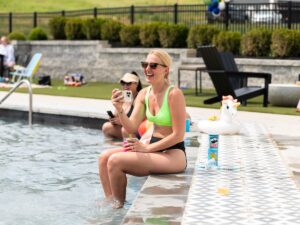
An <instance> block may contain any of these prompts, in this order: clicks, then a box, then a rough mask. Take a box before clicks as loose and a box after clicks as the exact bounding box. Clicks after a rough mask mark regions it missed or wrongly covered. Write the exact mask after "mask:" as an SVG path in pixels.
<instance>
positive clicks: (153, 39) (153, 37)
mask: <svg viewBox="0 0 300 225" xmlns="http://www.w3.org/2000/svg"><path fill="white" fill-rule="evenodd" d="M160 25H161V23H159V22H153V23H148V24H143V25H141V28H140V34H139V37H140V40H141V44H142V46H144V47H160V42H159V35H158V30H159V27H160Z"/></svg>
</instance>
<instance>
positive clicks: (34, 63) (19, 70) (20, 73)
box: [11, 53, 42, 82]
mask: <svg viewBox="0 0 300 225" xmlns="http://www.w3.org/2000/svg"><path fill="white" fill-rule="evenodd" d="M41 58H42V54H41V53H35V54H34V55H33V57H32V58H31V60H30V62H29V63H28V65H27V66H26V67H22V66H15V69H16V70H15V71H14V72H12V73H11V75H12V81H13V82H16V81H20V80H21V79H22V78H26V79H28V80H29V81H30V82H32V77H33V76H34V74H35V73H36V72H37V70H38V68H39V66H40V62H41ZM16 78H18V79H17V80H16Z"/></svg>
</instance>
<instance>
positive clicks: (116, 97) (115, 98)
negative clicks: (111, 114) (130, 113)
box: [111, 89, 124, 112]
mask: <svg viewBox="0 0 300 225" xmlns="http://www.w3.org/2000/svg"><path fill="white" fill-rule="evenodd" d="M111 101H112V104H113V106H114V107H115V108H116V110H117V112H121V111H122V107H123V103H124V97H123V93H122V91H121V90H119V89H113V90H112V96H111Z"/></svg>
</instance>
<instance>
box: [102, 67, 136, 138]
mask: <svg viewBox="0 0 300 225" xmlns="http://www.w3.org/2000/svg"><path fill="white" fill-rule="evenodd" d="M120 84H121V86H122V90H128V91H131V92H132V99H133V101H132V102H125V103H124V104H123V105H122V110H124V113H126V115H127V116H128V117H129V116H130V115H131V113H132V111H133V107H134V104H135V98H136V96H137V94H138V93H139V91H140V90H141V89H142V83H141V81H140V78H139V76H138V74H137V73H136V72H135V71H132V72H131V73H125V74H124V76H123V77H122V78H121V79H120ZM108 120H109V121H108V122H105V123H104V124H103V126H102V128H101V130H102V132H103V134H104V135H105V136H106V137H112V138H117V139H123V137H128V134H127V132H126V130H124V129H122V125H121V122H120V119H119V116H118V113H117V112H116V111H115V112H113V113H112V115H111V116H109V119H108ZM136 133H137V132H136Z"/></svg>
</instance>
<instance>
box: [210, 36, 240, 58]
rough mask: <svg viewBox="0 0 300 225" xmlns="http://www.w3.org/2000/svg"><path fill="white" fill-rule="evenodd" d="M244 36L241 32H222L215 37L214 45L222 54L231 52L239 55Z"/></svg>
mask: <svg viewBox="0 0 300 225" xmlns="http://www.w3.org/2000/svg"><path fill="white" fill-rule="evenodd" d="M241 38H242V35H241V34H240V33H239V32H232V31H221V32H220V33H219V34H218V35H216V36H214V38H213V44H214V45H215V46H216V47H217V49H218V50H219V51H221V52H225V51H230V52H232V53H233V54H239V52H240V43H241Z"/></svg>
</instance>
